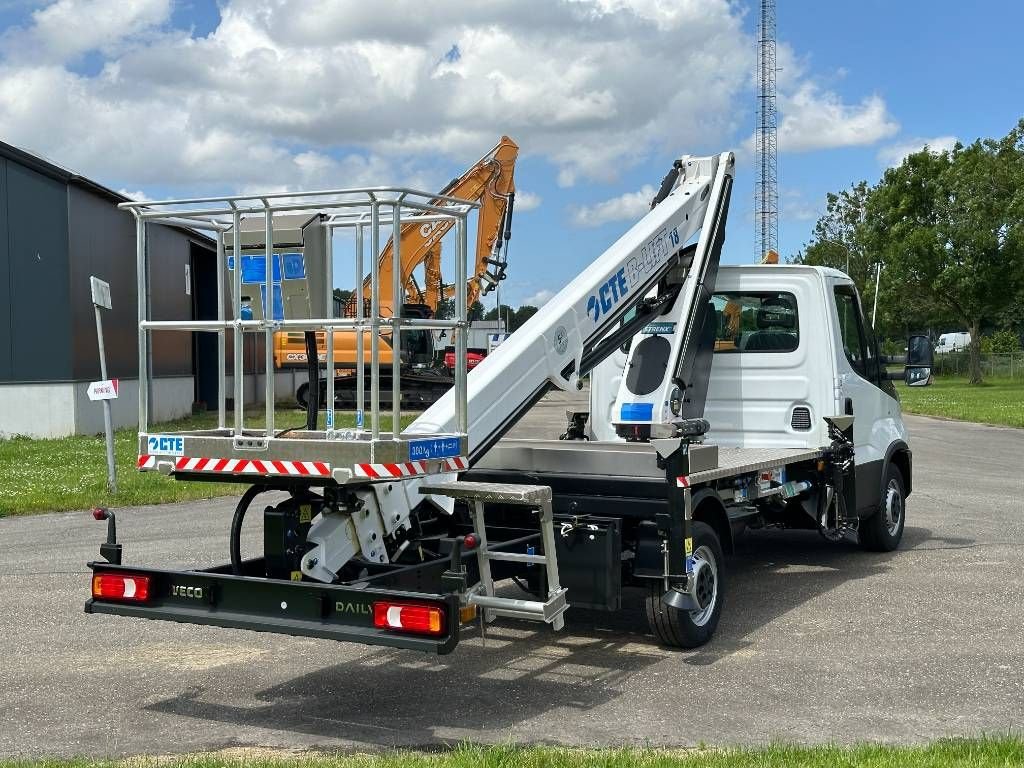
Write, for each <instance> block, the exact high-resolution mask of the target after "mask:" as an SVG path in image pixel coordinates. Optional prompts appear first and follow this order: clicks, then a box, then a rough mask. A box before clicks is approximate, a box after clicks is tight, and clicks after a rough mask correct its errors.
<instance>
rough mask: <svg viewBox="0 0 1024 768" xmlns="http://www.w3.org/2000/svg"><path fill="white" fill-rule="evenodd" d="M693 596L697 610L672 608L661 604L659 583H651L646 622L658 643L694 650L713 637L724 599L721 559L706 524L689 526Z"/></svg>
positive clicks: (723, 559) (714, 540)
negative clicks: (693, 582)
mask: <svg viewBox="0 0 1024 768" xmlns="http://www.w3.org/2000/svg"><path fill="white" fill-rule="evenodd" d="M693 560H694V577H695V580H696V583H695V585H694V590H693V594H694V596H695V598H696V599H697V602H698V604H699V607H698V608H696V609H693V610H687V609H681V608H674V607H673V606H671V605H669V604H668V603H666V601H665V599H664V598H665V589H664V584H663V582H662V581H661V580H658V581H656V582H653V583H652V584H651V591H650V594H649V595H648V596H647V604H646V607H647V623H648V624H650V627H651V631H652V632H654V635H655V636H656V637H657V638H658V640H659V641H660V642H662V643H663V644H665V645H668V646H672V647H673V648H696V647H698V646H701V645H704V643H706V642H707V641H708V640H710V639H711V637H712V635H714V634H715V629H716V628H717V627H718V619H719V617H720V616H721V615H722V604H723V601H724V597H725V581H724V579H723V576H724V573H725V569H724V567H723V566H724V561H725V556H724V554H723V553H722V545H721V543H720V542H719V541H718V536H717V535H716V534H715V531H714V529H713V528H712V527H711V526H710V525H708V524H707V523H701V522H695V523H694V524H693Z"/></svg>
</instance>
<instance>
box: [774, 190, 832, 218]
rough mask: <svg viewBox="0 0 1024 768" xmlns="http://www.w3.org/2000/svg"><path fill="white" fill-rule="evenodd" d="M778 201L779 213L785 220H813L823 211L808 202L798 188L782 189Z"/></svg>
mask: <svg viewBox="0 0 1024 768" xmlns="http://www.w3.org/2000/svg"><path fill="white" fill-rule="evenodd" d="M779 203H780V209H781V210H780V214H781V216H782V218H783V219H785V220H787V221H814V220H815V219H817V218H819V217H820V216H821V215H822V214H823V213H824V211H822V210H819V209H818V208H817V207H815V206H814V205H813V204H812V203H810V202H808V200H807V199H806V198H805V197H804V195H803V192H801V191H800V190H799V189H783V190H782V191H781V193H780V195H779Z"/></svg>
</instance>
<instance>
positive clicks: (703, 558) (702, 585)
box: [690, 546, 718, 627]
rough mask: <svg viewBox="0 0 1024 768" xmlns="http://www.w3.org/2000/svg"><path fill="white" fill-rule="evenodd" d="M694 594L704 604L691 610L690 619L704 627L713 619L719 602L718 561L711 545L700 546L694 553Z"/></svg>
mask: <svg viewBox="0 0 1024 768" xmlns="http://www.w3.org/2000/svg"><path fill="white" fill-rule="evenodd" d="M693 574H694V579H695V583H694V590H693V591H694V596H695V597H696V598H697V602H698V603H699V604H700V605H702V606H703V608H698V609H696V610H693V611H690V621H692V622H693V623H694V624H696V625H697V626H698V627H703V626H704V625H705V624H707V623H708V621H710V620H711V616H712V614H714V612H715V606H716V605H717V604H718V562H717V561H716V560H715V553H714V552H712V551H711V549H710V547H707V546H700V547H697V549H696V550H695V551H694V553H693Z"/></svg>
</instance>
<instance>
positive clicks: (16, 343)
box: [0, 142, 217, 437]
mask: <svg viewBox="0 0 1024 768" xmlns="http://www.w3.org/2000/svg"><path fill="white" fill-rule="evenodd" d="M127 199H128V198H126V197H125V196H124V195H122V194H119V193H117V192H114V191H113V190H110V189H108V188H106V187H104V186H102V185H101V184H98V183H96V182H94V181H91V180H89V179H87V178H84V177H83V176H80V175H79V174H76V173H74V172H72V171H69V170H67V169H66V168H62V167H61V166H59V165H56V164H55V163H53V162H50V161H48V160H46V159H44V158H41V157H39V156H37V155H34V154H32V153H29V152H26V151H24V150H21V149H18V148H17V147H13V146H11V145H9V144H5V143H3V142H0V437H10V436H12V435H29V436H33V437H61V436H65V435H71V434H91V433H96V432H100V431H101V430H102V428H103V418H102V409H101V407H100V404H99V403H95V402H91V401H90V400H89V399H88V397H87V394H86V388H87V385H88V383H89V382H90V381H94V380H97V379H99V378H100V368H99V357H98V352H97V341H96V325H95V320H94V313H93V305H92V298H91V293H90V288H89V277H90V276H93V275H94V276H96V277H99V278H101V279H103V280H105V281H107V282H108V283H109V284H110V292H111V300H112V305H113V306H112V310H111V311H109V312H105V314H104V317H103V323H104V339H105V345H106V352H107V369H108V374H109V376H111V377H113V378H117V379H119V380H120V393H119V397H118V399H117V400H115V401H113V417H114V424H115V426H125V425H131V424H135V423H136V422H137V418H138V385H137V375H138V362H137V361H138V349H137V341H136V323H137V309H136V306H137V305H136V273H135V221H134V219H133V217H132V216H131V214H129V213H128V212H127V211H122V210H119V209H118V208H117V205H118V203H121V202H124V201H126V200H127ZM148 232H149V234H148V247H149V253H150V264H151V269H150V273H151V274H150V285H151V286H152V287H153V289H154V290H153V291H152V294H153V295H152V304H151V306H152V308H153V311H152V316H153V319H172V318H173V319H193V318H194V319H211V318H213V317H215V316H216V315H215V313H216V282H215V281H216V277H215V248H214V244H213V242H212V241H211V240H210V239H208V238H207V237H205V236H204V235H202V234H200V233H198V232H193V231H191V230H186V229H178V228H174V227H168V226H158V225H154V226H151V227H149V230H148ZM157 287H159V290H157ZM206 336H207V337H208V338H207V339H204V338H203V335H201V334H178V333H174V334H172V333H164V334H154V337H153V348H152V349H153V376H154V379H153V390H152V400H151V407H152V408H153V409H154V410H153V416H154V418H156V419H160V420H163V419H170V418H175V417H179V416H183V415H185V414H187V413H189V412H190V411H191V410H192V407H193V404H194V403H202V402H208V403H214V402H216V399H217V390H216V388H217V348H216V341H215V339H214V338H213V337H212V336H210V335H208V334H207V335H206Z"/></svg>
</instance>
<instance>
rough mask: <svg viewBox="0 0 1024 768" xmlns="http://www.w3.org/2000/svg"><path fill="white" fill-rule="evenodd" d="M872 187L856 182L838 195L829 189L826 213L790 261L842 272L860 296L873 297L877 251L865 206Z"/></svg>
mask: <svg viewBox="0 0 1024 768" xmlns="http://www.w3.org/2000/svg"><path fill="white" fill-rule="evenodd" d="M870 192H871V188H870V187H869V186H868V183H867V182H866V181H859V182H857V183H856V184H853V185H851V187H850V188H849V189H844V190H843V191H841V192H839V193H838V194H836V193H833V192H829V193H828V195H827V197H826V202H825V214H824V215H823V216H822V217H821V218H819V219H818V221H817V223H816V224H815V225H814V231H813V233H812V234H811V242H810V243H808V244H807V245H805V246H804V250H803V251H801V252H799V253H797V254H796V256H794V257H793V259H791V261H793V262H795V263H797V264H810V265H813V266H819V267H832V268H833V269H838V270H840V271H841V272H845V273H846V274H848V275H849V276H850V277H851V278H853V282H854V283H855V284H856V286H857V290H858V291H859V292H860V295H861V296H862V297H865V301H866V300H867V299H866V297H869V296H870V297H872V298H873V297H874V291H875V265H876V264H877V263H878V256H879V254H878V252H877V251H875V250H874V249H873V248H872V247H871V244H870V243H869V242H868V228H867V224H866V220H865V218H866V215H867V212H866V207H867V200H868V195H869V194H870Z"/></svg>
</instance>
